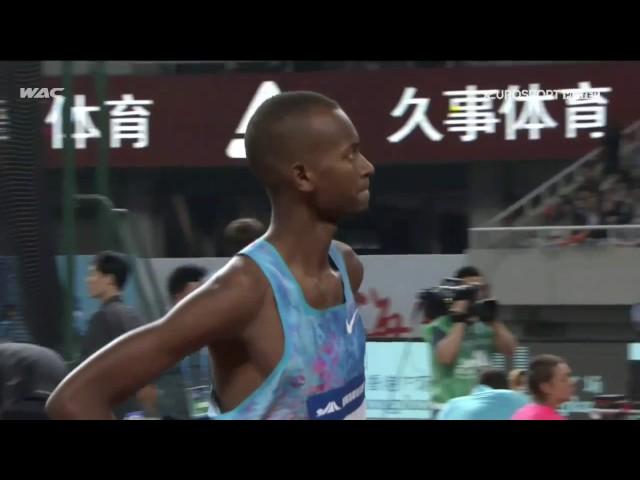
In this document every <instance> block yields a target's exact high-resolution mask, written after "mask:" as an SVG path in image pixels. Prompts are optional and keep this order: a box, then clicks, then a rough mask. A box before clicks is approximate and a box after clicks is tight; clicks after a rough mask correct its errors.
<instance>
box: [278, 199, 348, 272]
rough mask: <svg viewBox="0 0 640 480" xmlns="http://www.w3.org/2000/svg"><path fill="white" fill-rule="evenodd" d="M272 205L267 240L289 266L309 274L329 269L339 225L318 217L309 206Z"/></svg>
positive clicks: (284, 202)
mask: <svg viewBox="0 0 640 480" xmlns="http://www.w3.org/2000/svg"><path fill="white" fill-rule="evenodd" d="M271 204H272V214H271V225H270V226H269V230H268V231H267V235H266V239H267V240H268V241H269V242H270V243H272V244H273V245H275V246H276V247H277V248H278V251H279V252H280V254H281V255H282V256H283V257H284V259H285V261H286V262H287V263H288V264H289V265H295V266H296V267H298V268H300V269H301V270H302V271H303V272H305V273H308V274H309V275H315V274H318V273H320V272H322V271H324V270H326V269H327V268H328V267H329V259H328V255H329V247H330V246H331V241H332V240H333V237H334V235H335V233H336V230H337V226H336V225H335V224H334V223H330V222H326V221H323V220H322V219H320V218H318V216H317V215H316V214H315V213H314V212H313V211H311V210H310V209H309V208H308V207H307V206H306V205H303V204H300V203H297V204H296V203H295V202H286V201H272V203H271Z"/></svg>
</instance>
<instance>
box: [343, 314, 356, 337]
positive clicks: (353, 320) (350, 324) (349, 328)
mask: <svg viewBox="0 0 640 480" xmlns="http://www.w3.org/2000/svg"><path fill="white" fill-rule="evenodd" d="M357 316H358V310H356V311H355V312H353V316H352V317H351V320H347V322H346V325H347V333H348V334H349V335H351V332H353V325H354V324H355V323H356V317H357Z"/></svg>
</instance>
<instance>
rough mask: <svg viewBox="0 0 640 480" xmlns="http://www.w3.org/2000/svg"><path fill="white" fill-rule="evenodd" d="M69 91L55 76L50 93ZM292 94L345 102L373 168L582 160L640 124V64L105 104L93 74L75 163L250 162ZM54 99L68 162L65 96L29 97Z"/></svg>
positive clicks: (332, 75)
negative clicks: (250, 143) (105, 117)
mask: <svg viewBox="0 0 640 480" xmlns="http://www.w3.org/2000/svg"><path fill="white" fill-rule="evenodd" d="M60 84H61V79H60V78H48V79H47V80H46V84H45V87H47V88H48V89H53V88H56V87H60V86H61V85H60ZM45 90H46V89H45ZM289 90H314V91H317V92H320V93H323V94H326V95H328V96H330V97H332V98H334V99H336V100H337V101H338V102H339V103H340V104H341V105H342V106H343V108H344V110H345V111H346V112H347V114H348V115H349V116H350V117H351V118H352V120H353V121H354V124H355V125H356V128H357V129H358V130H359V132H360V136H361V137H362V143H363V151H364V153H365V154H366V155H367V156H368V158H369V159H370V160H371V161H372V162H374V164H406V163H427V162H428V163H450V162H472V161H484V160H501V161H509V160H540V159H573V158H578V157H579V156H581V155H583V154H585V153H587V152H588V151H589V150H591V149H592V148H594V147H597V146H599V145H600V144H601V142H602V137H603V135H604V132H605V129H606V127H607V125H609V124H611V123H616V124H618V125H620V126H625V125H628V124H630V123H632V122H633V121H634V120H636V119H638V118H640V62H607V63H576V64H559V65H553V64H550V65H541V66H522V67H518V66H515V67H491V68H489V67H487V68H484V67H469V68H450V69H446V68H441V69H424V70H418V69H416V70H388V71H385V70H383V71H376V72H319V73H305V74H302V73H298V74H296V73H283V74H229V75H223V74H221V75H200V76H179V75H174V76H148V77H143V76H138V77H111V78H109V85H108V98H107V101H106V102H105V104H104V105H98V102H97V100H96V95H95V87H94V83H93V78H92V77H80V78H76V79H75V81H74V86H73V97H74V98H73V104H72V119H73V123H74V126H73V128H74V132H75V133H74V134H73V138H74V142H75V146H76V149H77V160H78V165H80V166H89V165H93V164H95V161H96V157H97V145H98V139H97V138H98V137H99V136H100V135H106V136H108V138H109V145H110V149H109V163H110V165H112V166H117V167H166V166H184V167H211V166H220V165H244V164H245V159H244V158H243V157H244V147H243V141H242V138H243V132H244V128H245V127H246V123H247V121H248V119H249V118H250V116H251V114H252V113H253V111H255V109H256V108H257V107H258V106H259V105H260V103H261V102H262V101H264V100H265V99H266V98H268V97H269V96H271V95H273V94H276V93H278V92H279V91H289ZM48 94H51V95H52V96H53V95H58V96H56V97H54V98H51V99H49V100H45V101H44V102H43V105H44V108H43V110H44V111H43V128H44V130H43V132H44V135H45V141H46V146H47V148H46V152H47V159H48V162H49V165H51V166H60V165H61V164H62V116H61V114H62V108H63V104H64V102H65V101H67V100H66V97H65V95H67V94H68V93H67V92H64V91H62V92H59V91H56V92H51V91H40V90H36V89H35V88H34V89H30V91H25V92H23V96H25V97H30V98H39V97H42V96H45V95H48ZM25 101H28V100H25ZM100 109H107V111H108V113H109V121H108V131H107V132H101V131H100V130H99V129H98V128H97V124H98V115H97V114H98V112H99V110H100Z"/></svg>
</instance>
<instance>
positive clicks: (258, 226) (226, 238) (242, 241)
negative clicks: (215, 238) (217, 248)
mask: <svg viewBox="0 0 640 480" xmlns="http://www.w3.org/2000/svg"><path fill="white" fill-rule="evenodd" d="M265 231H266V228H265V226H264V224H263V223H262V222H261V221H260V220H257V219H255V218H238V219H236V220H234V221H232V222H231V223H229V225H227V226H226V227H225V229H224V233H223V238H222V250H223V252H222V254H223V255H224V256H227V257H230V256H233V255H235V254H236V253H238V252H239V251H240V250H242V249H243V248H244V247H246V246H247V245H249V244H251V243H253V242H254V241H255V240H257V239H258V238H260V237H261V236H262V235H263V234H264V233H265Z"/></svg>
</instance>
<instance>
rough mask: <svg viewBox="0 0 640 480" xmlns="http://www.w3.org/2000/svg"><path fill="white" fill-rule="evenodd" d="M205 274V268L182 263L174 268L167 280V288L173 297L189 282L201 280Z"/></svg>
mask: <svg viewBox="0 0 640 480" xmlns="http://www.w3.org/2000/svg"><path fill="white" fill-rule="evenodd" d="M206 274H207V269H206V268H204V267H199V266H198V265H182V266H180V267H178V268H176V269H175V270H174V271H173V272H171V275H169V280H168V281H167V290H168V291H169V295H170V296H171V297H172V298H173V297H175V296H176V295H178V294H179V293H181V292H182V291H183V290H184V289H185V288H186V286H187V285H188V284H189V283H191V282H199V281H201V280H202V279H203V278H204V277H205V275H206Z"/></svg>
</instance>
